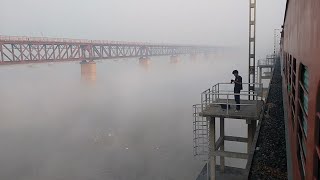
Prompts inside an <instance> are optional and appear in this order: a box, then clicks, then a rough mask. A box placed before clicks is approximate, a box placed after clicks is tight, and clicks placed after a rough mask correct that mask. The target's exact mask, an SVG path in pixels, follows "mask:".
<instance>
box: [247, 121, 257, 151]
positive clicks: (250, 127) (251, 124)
mask: <svg viewBox="0 0 320 180" xmlns="http://www.w3.org/2000/svg"><path fill="white" fill-rule="evenodd" d="M247 124H248V153H249V151H250V149H251V146H252V141H253V138H254V134H255V132H256V128H257V121H255V120H254V121H249V120H247Z"/></svg>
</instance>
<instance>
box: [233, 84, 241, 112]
mask: <svg viewBox="0 0 320 180" xmlns="http://www.w3.org/2000/svg"><path fill="white" fill-rule="evenodd" d="M234 93H235V94H237V93H240V90H239V89H234ZM234 100H235V101H236V104H237V105H236V109H237V110H240V95H234Z"/></svg>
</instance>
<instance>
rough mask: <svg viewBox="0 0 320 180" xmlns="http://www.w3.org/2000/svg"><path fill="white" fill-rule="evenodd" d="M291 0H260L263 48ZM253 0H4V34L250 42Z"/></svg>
mask: <svg viewBox="0 0 320 180" xmlns="http://www.w3.org/2000/svg"><path fill="white" fill-rule="evenodd" d="M285 3H286V0H258V2H257V6H258V9H257V21H258V22H257V52H258V53H260V54H264V53H268V52H269V51H272V49H273V30H274V29H275V28H280V26H281V25H282V22H283V15H284V10H285ZM248 4H249V2H248V0H0V22H1V25H0V34H1V35H19V36H49V37H66V38H77V39H80V38H85V39H107V40H125V41H150V42H169V43H187V44H210V45H226V46H242V47H247V46H248V14H249V13H248V11H249V9H248Z"/></svg>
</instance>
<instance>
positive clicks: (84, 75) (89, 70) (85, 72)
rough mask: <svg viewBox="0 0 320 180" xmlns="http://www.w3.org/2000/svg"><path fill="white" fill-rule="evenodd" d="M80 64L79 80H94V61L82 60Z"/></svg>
mask: <svg viewBox="0 0 320 180" xmlns="http://www.w3.org/2000/svg"><path fill="white" fill-rule="evenodd" d="M80 65H81V80H83V81H85V82H95V81H96V78H97V77H96V62H94V61H92V60H90V61H87V60H84V61H82V62H81V63H80Z"/></svg>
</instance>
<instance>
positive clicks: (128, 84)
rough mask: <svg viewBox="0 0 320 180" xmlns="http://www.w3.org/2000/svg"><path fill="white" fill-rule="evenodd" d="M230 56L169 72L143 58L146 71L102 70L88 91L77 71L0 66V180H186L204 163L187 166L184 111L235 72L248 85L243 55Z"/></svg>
mask: <svg viewBox="0 0 320 180" xmlns="http://www.w3.org/2000/svg"><path fill="white" fill-rule="evenodd" d="M225 53H226V52H225ZM235 54H236V55H233V54H218V55H214V56H210V57H209V58H205V57H204V56H203V55H199V56H198V59H197V60H191V59H190V57H189V56H181V61H180V62H179V63H177V64H171V63H170V61H169V57H152V58H151V64H150V65H149V66H148V67H142V66H141V65H139V61H138V60H137V59H119V60H102V61H98V62H97V80H96V82H95V85H91V86H87V85H85V84H83V83H81V80H80V79H81V77H80V64H79V62H71V63H56V64H51V65H48V64H36V65H13V66H1V67H0V82H1V87H0V179H1V180H151V179H152V180H193V179H195V177H196V176H197V174H198V173H199V172H200V170H201V168H202V167H203V165H204V162H202V161H200V160H198V159H197V158H195V157H194V156H193V131H192V130H193V129H192V121H193V119H192V105H193V104H196V103H199V102H200V93H201V92H202V91H203V90H205V89H206V88H209V87H211V86H212V85H213V84H215V83H218V82H230V79H231V78H233V77H232V74H231V72H232V70H234V69H238V70H239V72H240V75H242V77H243V80H244V82H247V66H248V62H247V58H246V56H247V51H243V52H240V53H239V52H237V53H235ZM246 128H247V127H246V124H245V121H227V122H226V134H227V135H234V136H243V137H245V136H246ZM245 149H246V144H243V143H226V150H232V151H240V152H245ZM244 163H245V161H242V160H237V161H232V160H231V159H227V160H226V164H227V165H232V166H237V167H243V166H244Z"/></svg>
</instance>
